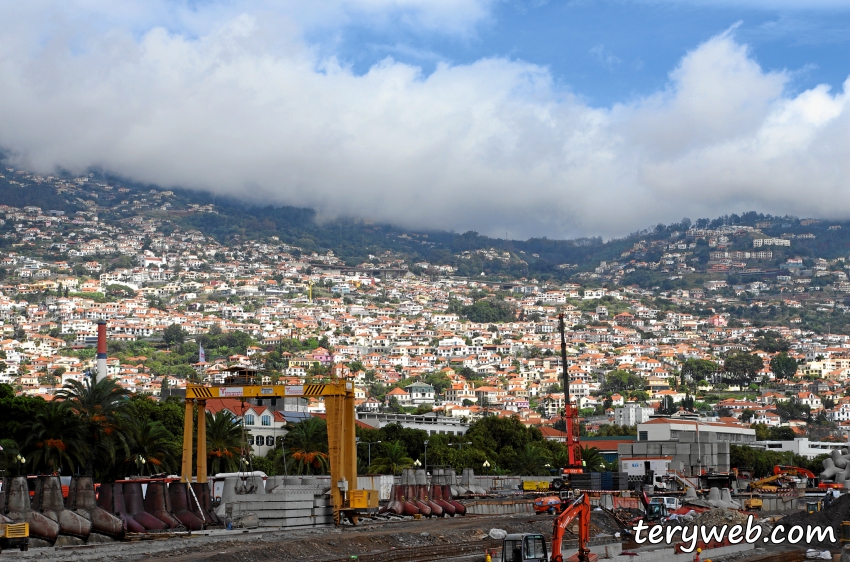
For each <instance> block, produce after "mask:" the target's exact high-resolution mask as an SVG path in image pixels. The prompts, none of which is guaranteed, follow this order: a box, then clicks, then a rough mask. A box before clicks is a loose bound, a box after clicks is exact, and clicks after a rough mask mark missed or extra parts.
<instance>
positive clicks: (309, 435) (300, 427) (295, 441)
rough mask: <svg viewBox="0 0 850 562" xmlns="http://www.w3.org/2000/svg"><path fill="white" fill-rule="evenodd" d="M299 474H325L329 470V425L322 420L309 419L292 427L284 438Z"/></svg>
mask: <svg viewBox="0 0 850 562" xmlns="http://www.w3.org/2000/svg"><path fill="white" fill-rule="evenodd" d="M284 445H285V446H286V447H287V448H288V449H289V450H290V451H291V453H290V456H291V457H292V459H293V461H294V464H295V466H294V469H295V471H296V472H297V473H299V474H302V473H308V474H310V473H318V474H324V473H325V472H327V468H328V425H327V422H326V421H325V420H323V419H321V418H307V419H305V420H302V421H301V422H299V423H297V424H294V425H293V426H291V428H290V430H289V433H287V434H286V437H285V438H284Z"/></svg>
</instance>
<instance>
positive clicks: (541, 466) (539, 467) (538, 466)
mask: <svg viewBox="0 0 850 562" xmlns="http://www.w3.org/2000/svg"><path fill="white" fill-rule="evenodd" d="M549 461H550V457H549V454H548V453H547V452H546V449H545V448H544V447H543V446H542V445H541V444H539V443H526V444H525V446H524V447H522V448H521V449H519V450H518V451H517V454H516V458H515V459H514V466H513V468H514V472H515V473H516V474H521V475H529V476H538V475H542V474H546V473H547V472H548V471H547V469H546V464H547V463H549Z"/></svg>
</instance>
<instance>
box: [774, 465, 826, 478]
mask: <svg viewBox="0 0 850 562" xmlns="http://www.w3.org/2000/svg"><path fill="white" fill-rule="evenodd" d="M773 474H774V475H777V476H781V475H782V474H788V475H790V476H805V477H806V478H809V479H814V478H816V476H815V473H814V472H812V471H811V470H809V469H807V468H801V467H799V466H785V465H781V464H778V465H776V466H774V467H773Z"/></svg>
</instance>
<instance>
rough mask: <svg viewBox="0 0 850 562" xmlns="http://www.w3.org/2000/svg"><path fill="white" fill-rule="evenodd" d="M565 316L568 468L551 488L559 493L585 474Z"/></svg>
mask: <svg viewBox="0 0 850 562" xmlns="http://www.w3.org/2000/svg"><path fill="white" fill-rule="evenodd" d="M565 330H566V328H565V327H564V315H563V314H559V315H558V331H559V332H560V334H561V373H562V375H563V379H564V422H565V423H566V428H565V429H566V431H565V433H566V434H567V443H566V444H567V459H568V460H567V466H564V467H562V468H561V474H560V478H555V479H553V480H552V484H551V488H552V489H553V490H556V491H559V490H561V489H563V488H570V487H571V484H570V476H571V475H573V474H583V473H584V462H583V461H582V459H581V443H580V442H579V431H580V428H579V423H578V406H577V405H576V404H573V402H572V400H570V377H569V375H567V339H566V336H565Z"/></svg>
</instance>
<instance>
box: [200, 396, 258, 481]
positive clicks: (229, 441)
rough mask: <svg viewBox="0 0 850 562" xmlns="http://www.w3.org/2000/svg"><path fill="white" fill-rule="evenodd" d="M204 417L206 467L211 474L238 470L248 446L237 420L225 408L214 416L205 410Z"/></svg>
mask: <svg viewBox="0 0 850 562" xmlns="http://www.w3.org/2000/svg"><path fill="white" fill-rule="evenodd" d="M206 417H207V427H206V430H207V469H208V470H209V471H210V473H212V474H215V473H217V472H234V471H236V470H239V468H240V464H241V461H242V457H243V454H242V453H243V451H247V448H248V444H247V442H246V441H245V436H244V435H243V433H242V425H241V424H240V422H239V420H238V419H236V416H234V415H233V414H231V413H230V412H229V411H227V410H221V411H220V412H219V413H217V414H216V415H215V416H213V415H212V414H211V413H210V412H206Z"/></svg>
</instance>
